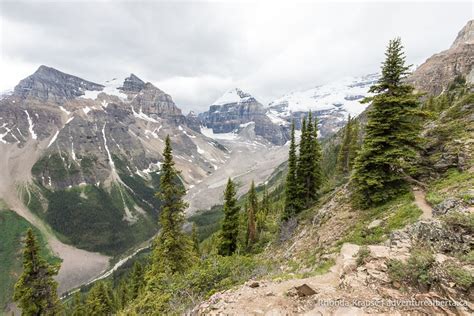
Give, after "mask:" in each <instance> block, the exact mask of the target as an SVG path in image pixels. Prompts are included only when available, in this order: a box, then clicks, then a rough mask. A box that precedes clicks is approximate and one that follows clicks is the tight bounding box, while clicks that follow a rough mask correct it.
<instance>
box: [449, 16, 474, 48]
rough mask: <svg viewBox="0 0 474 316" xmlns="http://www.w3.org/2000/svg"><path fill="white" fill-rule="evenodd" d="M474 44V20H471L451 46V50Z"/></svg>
mask: <svg viewBox="0 0 474 316" xmlns="http://www.w3.org/2000/svg"><path fill="white" fill-rule="evenodd" d="M464 44H474V20H470V21H468V22H467V23H466V25H465V26H464V27H463V28H462V29H461V30H460V31H459V33H458V36H457V37H456V39H455V40H454V42H453V45H451V48H454V47H457V46H460V45H464Z"/></svg>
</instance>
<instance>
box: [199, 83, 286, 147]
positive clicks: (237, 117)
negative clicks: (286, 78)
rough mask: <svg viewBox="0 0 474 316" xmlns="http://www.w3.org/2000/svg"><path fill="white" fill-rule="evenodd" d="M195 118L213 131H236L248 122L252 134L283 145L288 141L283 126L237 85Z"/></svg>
mask: <svg viewBox="0 0 474 316" xmlns="http://www.w3.org/2000/svg"><path fill="white" fill-rule="evenodd" d="M199 119H200V120H201V122H202V124H203V125H204V126H205V127H206V128H209V129H212V132H213V133H215V134H223V133H235V134H239V133H241V132H242V131H244V130H245V129H246V128H247V127H248V126H250V125H252V126H253V133H254V134H255V136H258V137H262V138H263V139H265V140H267V141H270V142H271V143H273V144H275V145H283V144H284V143H286V141H287V140H288V131H287V129H286V128H284V127H283V126H281V125H279V124H275V123H274V122H272V120H271V119H270V118H269V117H267V115H266V110H265V108H264V107H263V105H262V104H261V103H259V102H258V101H257V100H256V99H255V98H254V97H252V96H251V95H250V94H248V93H245V92H243V91H242V90H240V89H237V88H236V89H232V90H229V91H227V92H226V93H225V94H224V95H223V96H222V97H221V98H219V99H218V100H216V101H215V102H214V103H213V105H211V106H210V108H209V111H207V112H204V113H201V114H200V115H199ZM247 131H248V130H247Z"/></svg>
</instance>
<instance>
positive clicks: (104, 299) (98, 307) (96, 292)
mask: <svg viewBox="0 0 474 316" xmlns="http://www.w3.org/2000/svg"><path fill="white" fill-rule="evenodd" d="M86 311H87V315H112V314H114V313H115V311H116V306H115V302H114V300H113V292H112V289H111V288H110V286H109V284H108V283H106V282H104V281H99V282H97V283H95V284H94V286H93V287H92V288H91V290H90V291H89V293H88V294H87V298H86Z"/></svg>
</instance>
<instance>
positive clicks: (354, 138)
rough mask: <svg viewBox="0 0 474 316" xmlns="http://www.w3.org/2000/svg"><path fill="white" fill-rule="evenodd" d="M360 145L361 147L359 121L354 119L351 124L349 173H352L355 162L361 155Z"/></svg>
mask: <svg viewBox="0 0 474 316" xmlns="http://www.w3.org/2000/svg"><path fill="white" fill-rule="evenodd" d="M359 150H360V145H359V121H358V120H357V119H355V118H354V119H352V123H351V144H350V150H349V171H352V169H353V167H354V162H355V160H356V158H357V155H358V154H359Z"/></svg>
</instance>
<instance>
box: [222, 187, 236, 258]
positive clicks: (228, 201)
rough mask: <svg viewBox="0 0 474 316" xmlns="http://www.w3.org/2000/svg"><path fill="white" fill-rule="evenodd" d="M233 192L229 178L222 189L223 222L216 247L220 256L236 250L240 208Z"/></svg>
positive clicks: (230, 253)
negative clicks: (219, 239) (219, 240)
mask: <svg viewBox="0 0 474 316" xmlns="http://www.w3.org/2000/svg"><path fill="white" fill-rule="evenodd" d="M235 194H236V192H235V188H234V183H233V182H232V180H231V179H230V178H229V180H228V181H227V186H226V188H225V191H224V222H223V224H222V233H221V242H220V245H219V249H218V253H219V254H220V255H222V256H231V255H232V254H234V252H235V251H236V250H237V238H238V236H239V210H240V208H239V207H238V206H237V199H236V197H235Z"/></svg>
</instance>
